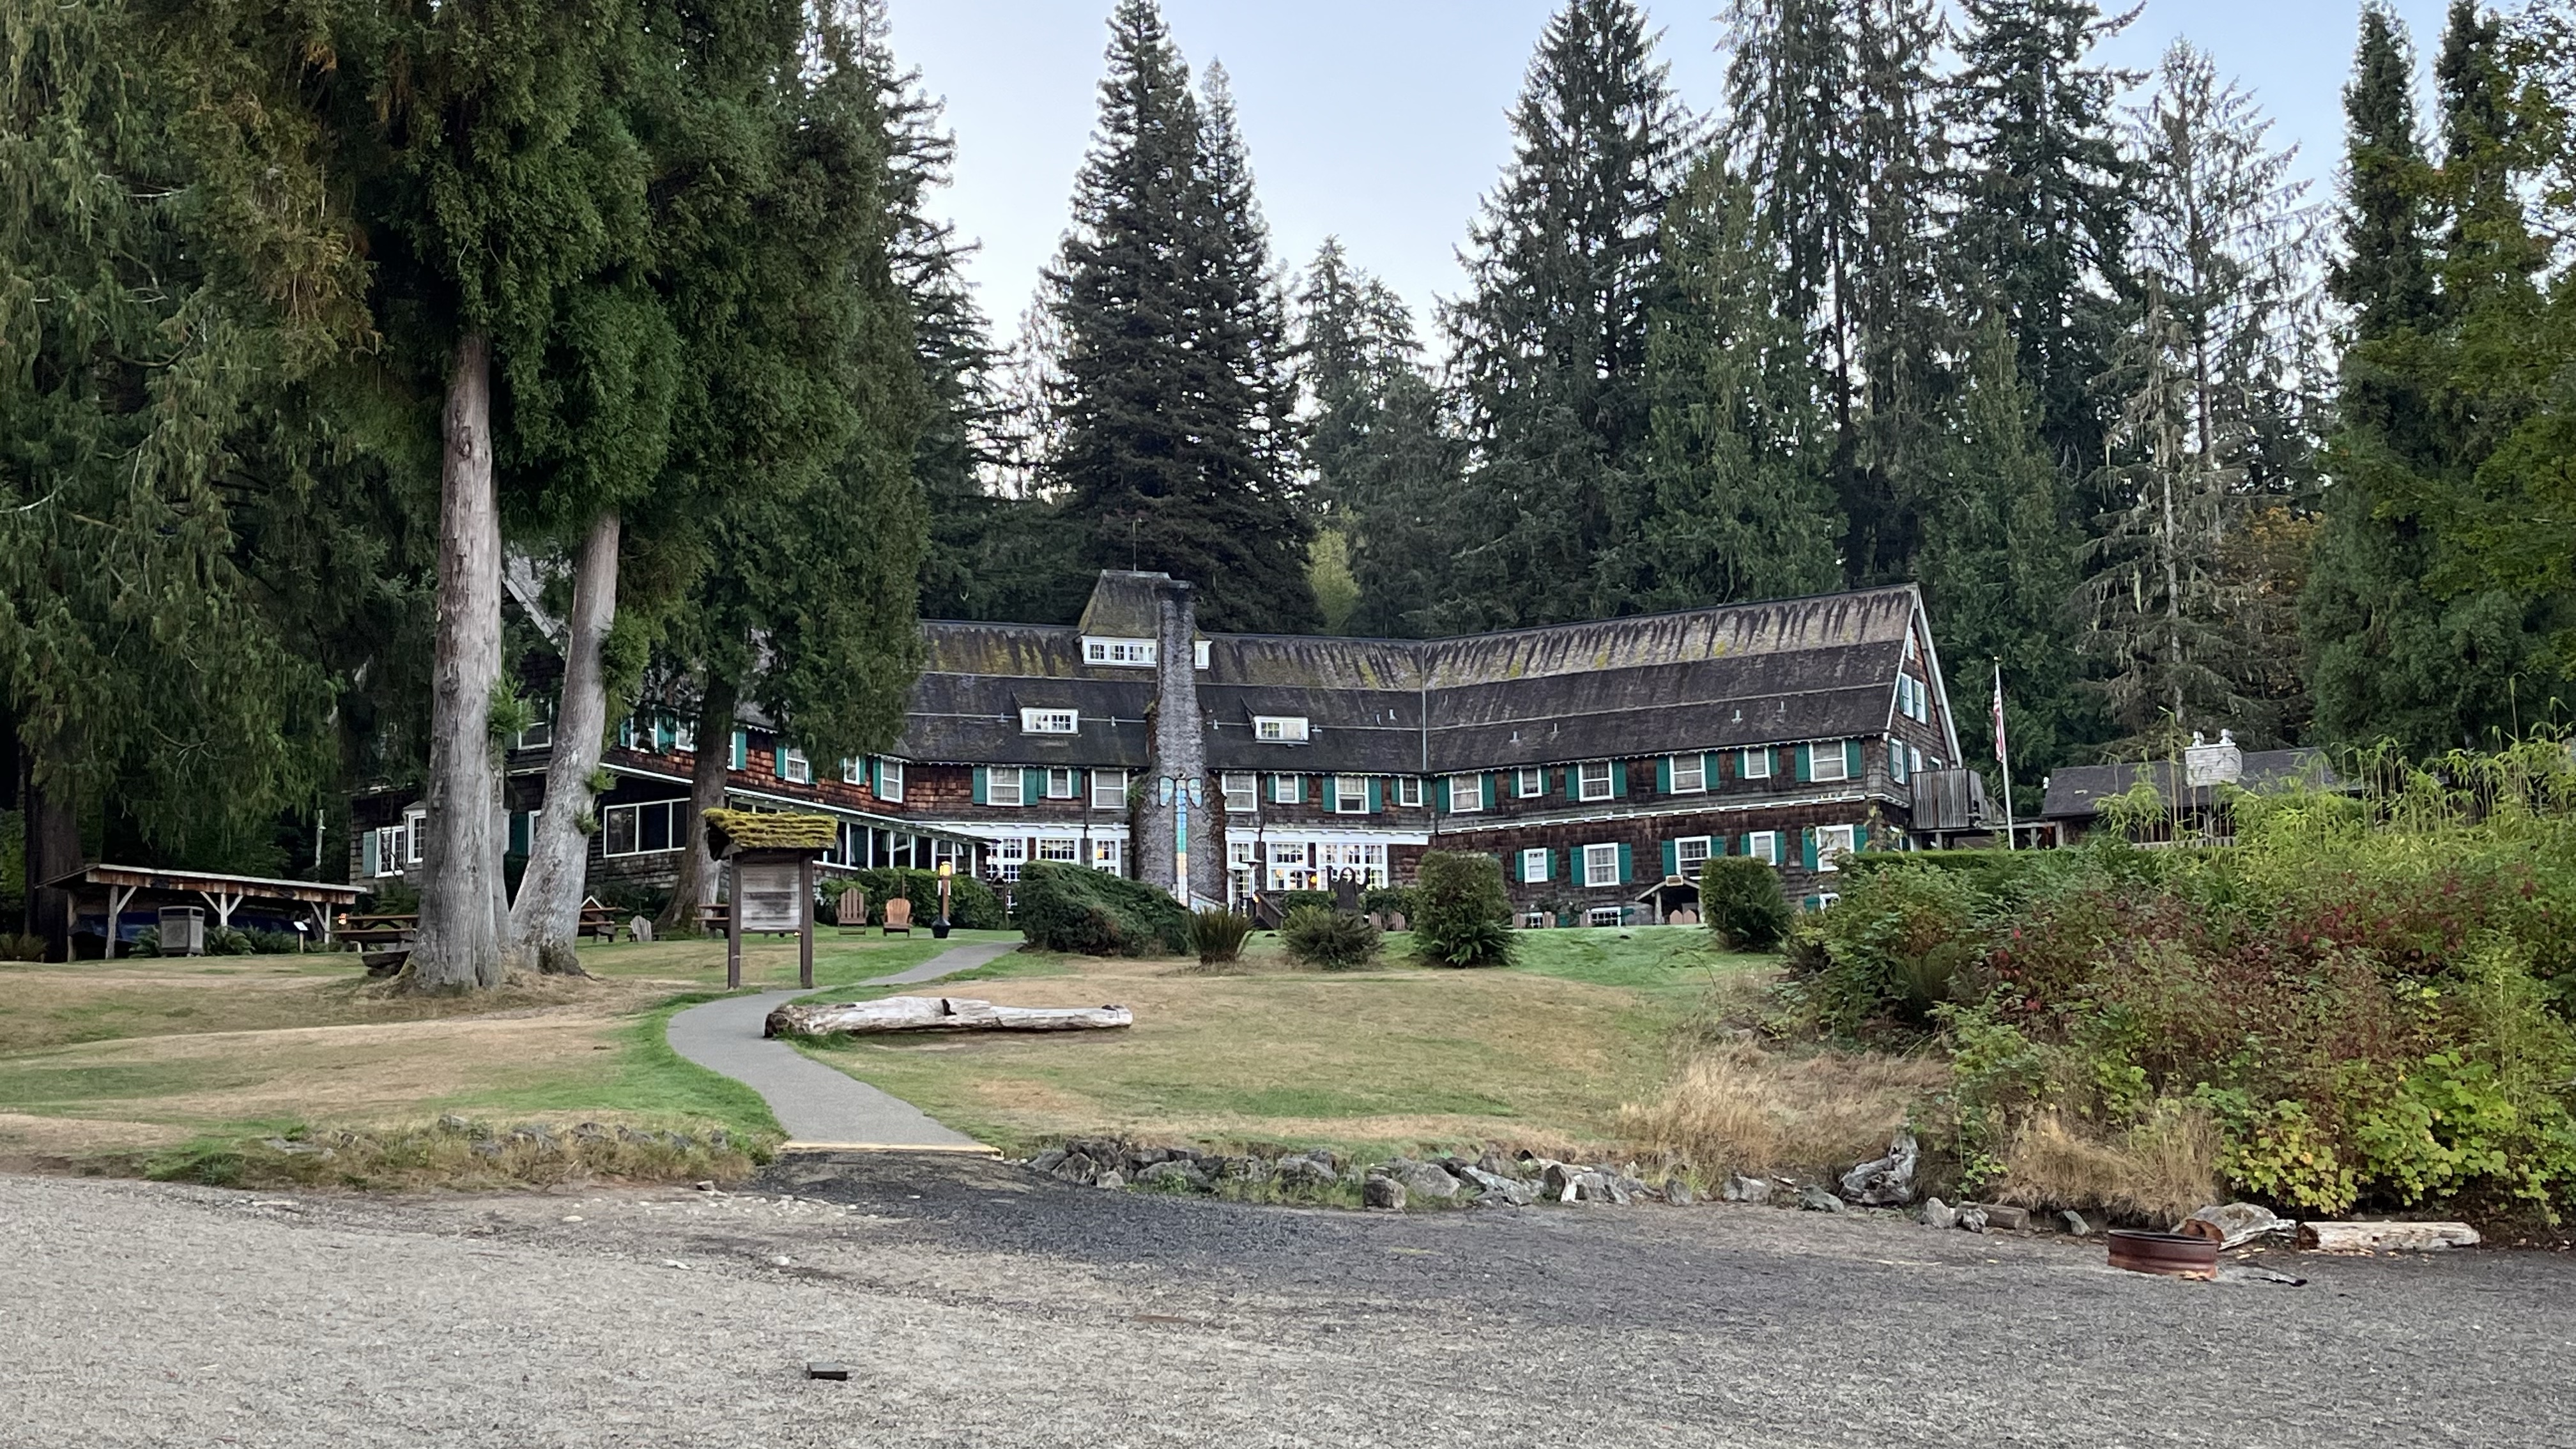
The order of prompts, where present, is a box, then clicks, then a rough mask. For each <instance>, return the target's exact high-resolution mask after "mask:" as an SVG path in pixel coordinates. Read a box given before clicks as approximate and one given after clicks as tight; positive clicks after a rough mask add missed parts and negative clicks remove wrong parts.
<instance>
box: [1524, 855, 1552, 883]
mask: <svg viewBox="0 0 2576 1449" xmlns="http://www.w3.org/2000/svg"><path fill="white" fill-rule="evenodd" d="M1553 853H1554V852H1552V851H1550V850H1548V849H1547V847H1545V846H1533V847H1531V848H1530V849H1527V850H1524V851H1522V852H1521V879H1522V880H1524V881H1527V882H1531V883H1533V884H1535V883H1538V882H1541V881H1545V880H1546V879H1548V862H1549V857H1550V856H1551V855H1552V854H1553ZM1533 865H1535V866H1536V867H1537V868H1536V870H1535V871H1533V870H1532V869H1531V867H1532V866H1533Z"/></svg>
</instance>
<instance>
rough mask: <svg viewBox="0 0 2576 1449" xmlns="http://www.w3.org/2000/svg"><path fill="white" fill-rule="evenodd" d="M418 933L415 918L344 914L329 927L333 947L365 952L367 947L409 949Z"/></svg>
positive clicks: (417, 922) (417, 923)
mask: <svg viewBox="0 0 2576 1449" xmlns="http://www.w3.org/2000/svg"><path fill="white" fill-rule="evenodd" d="M419 934H420V917H419V916H417V915H389V914H382V913H379V914H376V915H365V916H361V915H347V916H342V917H340V919H339V920H338V921H337V922H336V923H334V924H333V926H332V927H331V939H332V941H333V943H334V944H337V945H342V946H347V947H350V948H352V949H354V950H365V949H366V948H367V947H369V946H408V945H410V944H411V943H412V938H413V937H415V936H418V935H419Z"/></svg>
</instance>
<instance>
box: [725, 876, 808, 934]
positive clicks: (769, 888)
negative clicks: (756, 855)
mask: <svg viewBox="0 0 2576 1449" xmlns="http://www.w3.org/2000/svg"><path fill="white" fill-rule="evenodd" d="M734 868H735V869H736V870H737V871H739V872H740V873H741V875H740V879H741V885H740V888H739V889H737V890H736V891H735V893H734V895H735V899H736V900H738V901H740V902H741V905H740V907H739V909H740V910H741V912H742V928H743V929H744V930H746V931H801V930H803V929H805V892H804V875H805V870H804V867H803V865H802V864H801V863H800V862H797V861H792V860H790V861H760V862H757V863H754V862H749V861H743V862H738V863H737V864H736V865H735V867H734Z"/></svg>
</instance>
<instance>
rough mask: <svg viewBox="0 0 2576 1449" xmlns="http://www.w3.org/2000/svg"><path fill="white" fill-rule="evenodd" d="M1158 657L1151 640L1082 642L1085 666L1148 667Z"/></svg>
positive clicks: (1096, 640) (1087, 639)
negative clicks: (1124, 665)
mask: <svg viewBox="0 0 2576 1449" xmlns="http://www.w3.org/2000/svg"><path fill="white" fill-rule="evenodd" d="M1159 657H1160V651H1159V650H1158V649H1157V648H1156V646H1155V644H1154V641H1153V640H1151V639H1091V638H1086V639H1084V640H1083V641H1082V662H1083V663H1085V664H1127V665H1149V664H1152V663H1154V662H1155V660H1156V659H1157V658H1159Z"/></svg>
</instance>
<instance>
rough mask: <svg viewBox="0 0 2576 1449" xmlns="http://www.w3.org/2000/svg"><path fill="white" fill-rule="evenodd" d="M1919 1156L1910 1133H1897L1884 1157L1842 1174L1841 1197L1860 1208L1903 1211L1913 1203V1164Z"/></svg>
mask: <svg viewBox="0 0 2576 1449" xmlns="http://www.w3.org/2000/svg"><path fill="white" fill-rule="evenodd" d="M1922 1155H1923V1152H1922V1149H1921V1148H1919V1147H1917V1146H1916V1145H1915V1142H1914V1134H1913V1133H1911V1132H1899V1133H1897V1134H1896V1136H1895V1138H1894V1139H1892V1140H1891V1141H1889V1143H1888V1144H1887V1155H1886V1156H1885V1157H1878V1158H1873V1159H1871V1160H1870V1161H1868V1162H1864V1163H1861V1164H1859V1165H1858V1166H1856V1167H1854V1168H1853V1169H1852V1170H1851V1171H1849V1172H1846V1173H1844V1174H1843V1196H1845V1197H1847V1198H1850V1199H1851V1200H1852V1201H1853V1202H1856V1203H1859V1204H1860V1205H1861V1206H1863V1207H1902V1206H1904V1205H1905V1204H1907V1203H1909V1202H1912V1201H1914V1164H1915V1163H1916V1162H1917V1161H1919V1160H1920V1159H1921V1157H1922Z"/></svg>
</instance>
